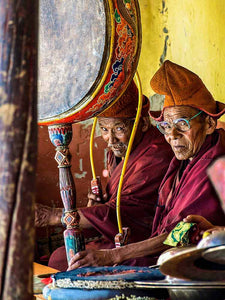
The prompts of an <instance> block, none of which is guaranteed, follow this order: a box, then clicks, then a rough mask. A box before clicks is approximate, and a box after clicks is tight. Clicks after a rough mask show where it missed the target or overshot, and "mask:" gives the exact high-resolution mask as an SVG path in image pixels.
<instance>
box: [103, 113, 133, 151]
mask: <svg viewBox="0 0 225 300" xmlns="http://www.w3.org/2000/svg"><path fill="white" fill-rule="evenodd" d="M98 124H99V127H100V130H101V134H102V137H103V139H104V141H105V142H106V143H107V145H108V147H109V148H110V149H111V150H112V151H113V153H114V154H115V156H117V157H124V156H125V154H126V151H127V146H128V143H129V139H130V135H131V131H132V128H133V121H132V120H130V119H119V118H103V117H99V118H98Z"/></svg>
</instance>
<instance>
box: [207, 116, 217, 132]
mask: <svg viewBox="0 0 225 300" xmlns="http://www.w3.org/2000/svg"><path fill="white" fill-rule="evenodd" d="M205 122H206V134H208V135H209V134H212V133H213V132H214V131H215V129H216V123H217V122H216V120H215V119H213V118H212V117H211V116H207V117H206V118H205Z"/></svg>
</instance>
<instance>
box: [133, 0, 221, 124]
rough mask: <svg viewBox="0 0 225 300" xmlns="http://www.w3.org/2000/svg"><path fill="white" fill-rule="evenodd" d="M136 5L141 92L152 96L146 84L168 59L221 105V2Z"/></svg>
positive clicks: (143, 0) (145, 0)
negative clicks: (195, 76)
mask: <svg viewBox="0 0 225 300" xmlns="http://www.w3.org/2000/svg"><path fill="white" fill-rule="evenodd" d="M139 5H140V9H141V17H142V28H143V41H142V52H141V57H140V61H139V66H138V70H139V73H140V77H141V80H142V84H143V92H144V93H145V94H146V95H148V96H149V95H152V94H153V91H152V90H151V88H150V85H149V81H150V79H151V77H152V75H153V74H154V73H155V72H156V71H157V69H158V68H159V66H160V64H161V62H162V61H164V60H165V59H169V60H172V61H173V62H175V63H178V64H181V65H183V66H184V67H187V68H188V69H190V70H192V71H193V72H195V73H197V74H198V75H199V76H200V77H201V79H202V80H203V82H204V83H205V85H206V86H207V88H208V89H209V90H210V92H211V93H212V94H213V96H214V97H215V99H216V100H218V101H221V102H225V95H224V82H225V72H224V70H225V51H224V39H225V26H224V24H225V21H224V15H225V5H224V0H213V1H212V0H198V1H196V0H188V1H184V0H164V1H160V0H140V1H139ZM221 119H222V120H223V121H225V116H223V117H222V118H221Z"/></svg>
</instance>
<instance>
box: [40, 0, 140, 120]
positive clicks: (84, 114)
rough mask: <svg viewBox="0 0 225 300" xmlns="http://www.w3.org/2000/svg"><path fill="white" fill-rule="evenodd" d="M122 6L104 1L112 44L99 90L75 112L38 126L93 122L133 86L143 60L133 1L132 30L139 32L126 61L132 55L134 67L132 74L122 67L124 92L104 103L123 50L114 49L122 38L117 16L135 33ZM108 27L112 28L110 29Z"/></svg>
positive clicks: (115, 1) (112, 0) (134, 0)
mask: <svg viewBox="0 0 225 300" xmlns="http://www.w3.org/2000/svg"><path fill="white" fill-rule="evenodd" d="M119 2H120V0H108V1H106V0H104V4H105V8H106V12H107V13H106V22H107V30H106V32H107V35H108V36H107V37H106V39H109V40H110V47H109V53H108V54H107V53H105V51H106V50H104V57H108V61H107V63H106V64H105V70H104V72H103V75H102V78H101V80H100V81H99V83H98V84H97V86H96V88H95V89H94V90H93V91H92V92H91V94H90V95H88V96H87V97H86V96H85V97H84V98H83V99H82V100H81V101H80V102H81V103H79V104H76V105H75V106H74V107H73V108H71V109H69V110H67V111H66V112H64V113H61V114H58V115H56V116H53V117H49V118H44V119H39V121H38V123H39V125H53V124H62V123H64V124H65V123H74V122H80V121H84V120H86V119H90V118H92V117H94V116H96V115H98V114H99V113H101V112H102V111H103V110H104V109H105V108H108V107H109V106H111V105H112V104H113V103H114V102H116V101H117V100H118V98H119V97H120V96H121V95H122V94H123V92H124V91H125V90H126V88H127V86H128V85H129V83H130V82H131V80H132V78H133V76H134V73H135V71H136V68H137V64H138V60H139V56H140V48H141V22H140V8H139V4H138V0H130V2H132V5H133V8H134V9H135V21H136V22H135V23H134V24H133V26H135V29H136V35H135V37H134V42H133V43H132V46H133V48H134V52H133V53H131V54H130V53H129V54H128V55H127V56H125V58H127V60H128V59H129V57H128V56H129V55H132V58H131V62H130V64H131V63H132V68H131V70H130V73H129V74H125V72H126V71H127V70H124V65H122V67H123V71H122V75H123V76H126V78H125V80H124V81H123V82H122V83H120V82H118V83H117V85H118V86H122V89H121V90H120V92H119V93H116V92H115V95H114V97H112V99H113V100H110V101H109V99H110V98H109V99H107V100H104V99H103V98H101V97H103V96H104V95H107V93H105V90H106V87H107V84H109V83H110V81H109V79H110V77H111V76H112V74H113V72H109V70H110V69H112V68H113V64H115V63H116V62H117V60H116V59H117V57H116V55H115V50H118V48H120V47H119V46H117V48H116V49H115V50H114V45H115V44H116V43H117V42H118V40H116V38H118V39H119V34H118V32H117V30H119V29H118V27H119V25H118V24H119V23H118V22H117V21H116V18H115V13H116V12H117V13H118V15H119V18H120V20H121V18H122V20H123V22H124V24H125V25H124V27H125V26H127V25H129V28H130V30H132V26H131V25H130V24H129V23H128V22H127V21H126V20H125V19H124V18H123V16H122V14H121V11H120V10H119V8H118V7H119V6H121V2H120V3H119ZM123 2H124V1H123ZM106 3H108V4H106ZM118 3H119V4H118ZM108 23H109V24H110V25H108ZM109 27H110V29H111V34H110V33H109ZM133 35H134V33H133ZM122 41H123V40H122ZM105 47H106V46H105ZM118 51H119V50H118ZM118 53H119V52H118ZM119 54H121V53H119ZM127 60H126V61H125V63H126V62H127ZM103 65H104V64H103ZM101 67H102V66H101ZM100 71H101V70H100ZM100 71H99V72H100ZM95 84H96V83H94V84H93V86H94V85H95ZM113 87H114V91H115V90H117V89H116V87H115V86H114V85H113ZM91 89H92V88H91ZM85 98H87V99H88V98H89V99H88V100H85V101H84V99H85ZM104 101H105V102H104ZM75 107H76V108H75Z"/></svg>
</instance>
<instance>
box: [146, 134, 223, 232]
mask: <svg viewBox="0 0 225 300" xmlns="http://www.w3.org/2000/svg"><path fill="white" fill-rule="evenodd" d="M224 154H225V131H224V130H222V129H220V130H216V131H215V132H214V133H213V134H212V135H209V136H207V137H206V140H205V142H204V144H203V145H202V147H201V149H200V151H199V153H198V154H197V155H196V156H195V157H194V158H193V160H192V161H189V162H187V166H186V168H185V170H184V171H183V174H182V176H181V178H180V180H179V182H178V184H177V185H176V186H175V187H174V190H173V192H172V195H169V194H170V191H171V190H172V187H173V185H174V181H175V178H176V176H177V172H178V170H179V168H180V166H181V163H182V161H179V160H177V159H176V158H175V157H174V158H173V160H172V161H171V163H170V166H169V169H168V171H167V173H166V175H165V177H164V179H163V181H162V183H161V186H160V189H159V199H158V205H157V209H156V214H155V218H154V222H153V228H152V235H151V237H153V236H157V235H159V234H161V233H164V232H170V231H171V230H172V229H173V228H174V227H175V226H176V224H177V223H178V222H179V221H181V220H182V219H183V218H185V217H186V216H187V215H190V214H195V215H201V216H203V217H205V218H206V219H207V220H208V221H210V222H211V223H212V224H214V225H225V215H224V213H223V210H222V208H221V205H220V203H219V199H218V197H217V194H216V192H215V190H214V188H213V186H212V184H211V182H210V180H209V178H208V176H207V168H208V167H209V165H210V164H211V163H212V162H213V161H214V160H215V159H216V158H218V157H220V156H222V155H224Z"/></svg>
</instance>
